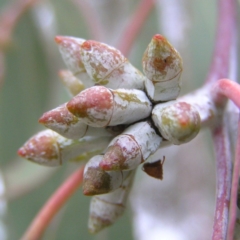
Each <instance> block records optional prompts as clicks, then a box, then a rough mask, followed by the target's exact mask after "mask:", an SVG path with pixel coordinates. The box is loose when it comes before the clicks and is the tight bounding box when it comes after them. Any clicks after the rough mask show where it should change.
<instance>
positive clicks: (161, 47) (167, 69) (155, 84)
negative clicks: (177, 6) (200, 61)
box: [142, 34, 183, 102]
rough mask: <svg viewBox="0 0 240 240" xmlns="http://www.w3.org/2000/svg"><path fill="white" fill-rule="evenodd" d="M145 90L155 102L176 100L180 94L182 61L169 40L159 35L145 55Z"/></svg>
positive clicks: (155, 37)
mask: <svg viewBox="0 0 240 240" xmlns="http://www.w3.org/2000/svg"><path fill="white" fill-rule="evenodd" d="M142 63H143V72H144V73H145V75H146V76H147V78H148V79H147V80H146V81H145V89H146V91H147V94H148V96H149V97H150V98H151V99H152V100H153V101H156V102H158V101H169V100H173V99H176V98H177V96H178V95H179V92H180V86H181V83H180V77H181V73H182V68H183V67H182V59H181V57H180V55H179V53H178V52H177V51H176V49H174V47H173V46H172V45H171V44H170V43H169V42H168V41H167V39H166V38H165V37H163V36H161V35H159V34H157V35H155V36H154V37H153V38H152V41H151V42H150V44H149V45H148V47H147V49H146V51H145V53H144V55H143V60H142Z"/></svg>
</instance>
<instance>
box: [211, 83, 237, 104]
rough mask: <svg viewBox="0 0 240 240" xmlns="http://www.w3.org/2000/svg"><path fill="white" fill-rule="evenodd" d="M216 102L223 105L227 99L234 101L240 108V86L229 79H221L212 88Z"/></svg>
mask: <svg viewBox="0 0 240 240" xmlns="http://www.w3.org/2000/svg"><path fill="white" fill-rule="evenodd" d="M212 90H213V95H214V101H215V103H217V104H219V103H220V104H221V103H222V102H225V101H226V98H228V99H230V100H232V101H233V102H234V104H236V106H237V107H238V108H240V97H239V96H240V85H239V84H238V83H236V82H233V81H231V80H229V79H220V80H218V81H217V82H216V83H215V84H214V85H213V87H212Z"/></svg>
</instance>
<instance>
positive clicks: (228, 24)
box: [206, 0, 236, 83]
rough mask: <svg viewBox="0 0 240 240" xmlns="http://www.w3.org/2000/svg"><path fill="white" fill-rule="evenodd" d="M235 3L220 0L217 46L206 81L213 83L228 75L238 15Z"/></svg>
mask: <svg viewBox="0 0 240 240" xmlns="http://www.w3.org/2000/svg"><path fill="white" fill-rule="evenodd" d="M234 3H235V0H219V4H218V21H217V22H218V26H217V33H216V41H215V48H214V53H213V58H212V63H211V66H210V70H209V73H208V77H207V79H206V83H213V82H216V81H217V80H218V79H220V78H227V77H228V72H229V62H230V61H229V60H230V49H231V45H232V44H233V38H234V27H235V15H236V13H235V12H236V11H235V9H236V6H235V4H234Z"/></svg>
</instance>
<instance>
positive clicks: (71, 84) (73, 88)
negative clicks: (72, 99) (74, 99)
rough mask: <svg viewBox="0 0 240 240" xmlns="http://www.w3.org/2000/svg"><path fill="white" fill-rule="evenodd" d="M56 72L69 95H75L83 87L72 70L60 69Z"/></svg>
mask: <svg viewBox="0 0 240 240" xmlns="http://www.w3.org/2000/svg"><path fill="white" fill-rule="evenodd" d="M58 74H59V77H60V78H61V80H62V83H63V84H64V86H65V87H66V88H67V90H68V91H69V93H70V95H71V96H75V95H77V94H78V93H80V92H81V91H82V90H84V88H85V87H84V85H83V83H82V82H81V81H80V80H79V79H78V78H77V77H75V76H74V75H73V74H72V72H70V71H68V70H61V71H59V73H58Z"/></svg>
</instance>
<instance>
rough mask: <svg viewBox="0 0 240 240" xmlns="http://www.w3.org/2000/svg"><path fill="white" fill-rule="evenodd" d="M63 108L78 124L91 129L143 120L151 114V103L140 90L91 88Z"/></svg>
mask: <svg viewBox="0 0 240 240" xmlns="http://www.w3.org/2000/svg"><path fill="white" fill-rule="evenodd" d="M67 108H68V110H69V111H70V112H71V113H72V114H74V115H75V116H77V117H79V118H81V121H82V122H84V123H86V124H88V125H90V126H93V127H104V126H114V125H119V124H129V123H132V122H136V121H138V120H140V119H143V118H146V117H148V116H149V115H150V113H151V110H152V104H151V102H150V101H149V100H148V98H147V96H146V94H145V93H144V92H143V91H141V90H136V89H133V90H131V89H117V90H111V89H108V88H106V87H103V86H94V87H91V88H88V89H86V90H84V91H82V92H81V93H80V94H78V95H77V96H75V97H74V98H73V99H72V100H71V101H69V102H68V104H67Z"/></svg>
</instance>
